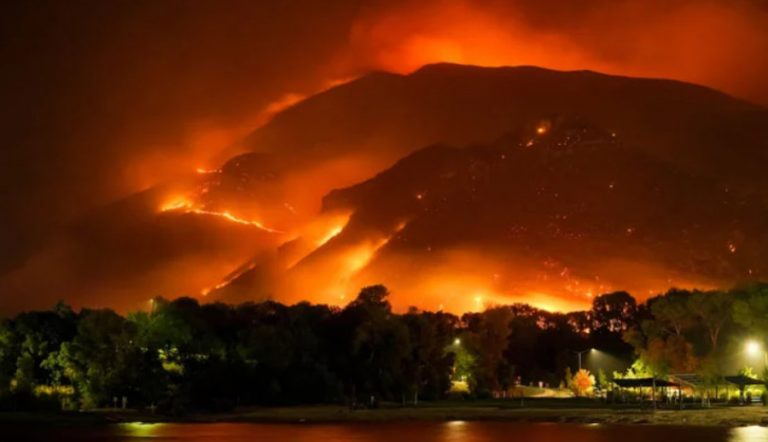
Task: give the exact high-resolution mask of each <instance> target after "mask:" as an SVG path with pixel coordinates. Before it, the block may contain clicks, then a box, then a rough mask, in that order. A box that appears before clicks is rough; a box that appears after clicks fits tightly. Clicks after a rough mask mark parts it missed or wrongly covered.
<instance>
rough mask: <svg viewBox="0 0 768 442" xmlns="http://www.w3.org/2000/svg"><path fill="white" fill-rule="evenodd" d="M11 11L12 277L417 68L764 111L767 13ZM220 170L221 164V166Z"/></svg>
mask: <svg viewBox="0 0 768 442" xmlns="http://www.w3.org/2000/svg"><path fill="white" fill-rule="evenodd" d="M2 9H3V11H2V14H0V59H1V60H2V64H3V69H0V93H1V98H2V100H0V103H2V104H0V122H1V123H0V124H1V125H2V126H0V128H2V138H0V140H1V141H0V250H1V251H0V271H3V270H8V269H9V268H12V267H13V266H16V265H19V264H20V263H21V262H23V259H24V258H25V257H26V256H28V255H29V253H30V252H31V251H33V250H34V249H35V248H36V247H38V246H39V245H40V244H41V243H42V242H44V241H45V239H46V238H47V237H48V236H49V235H51V234H52V233H55V232H56V231H57V229H60V228H63V227H64V226H66V224H67V223H68V222H70V221H71V220H73V219H76V218H77V217H78V216H82V215H83V214H84V213H86V212H87V211H88V210H91V209H93V208H94V207H96V206H98V205H100V204H105V203H108V202H109V201H111V200H114V199H116V198H120V197H123V196H126V195H129V194H130V193H132V192H136V191H139V190H142V189H145V188H147V187H149V186H151V185H154V184H157V183H160V182H163V181H165V180H169V179H172V178H173V177H174V176H176V175H177V174H179V173H182V172H184V171H185V170H189V168H192V167H195V166H196V165H204V166H212V165H213V166H215V165H216V162H217V161H221V160H223V158H221V157H220V156H219V155H218V154H219V152H221V151H222V150H223V148H224V147H226V146H227V145H228V144H231V143H232V142H234V141H235V140H237V139H238V138H239V137H241V136H244V135H245V134H247V132H248V131H249V130H252V129H253V128H254V127H255V126H257V125H258V124H259V123H260V121H261V120H260V115H261V114H262V113H263V111H264V109H265V108H266V107H268V106H269V104H270V103H273V102H274V101H275V100H280V99H281V97H285V96H286V95H287V94H294V95H295V94H298V96H301V95H305V94H309V93H312V92H313V91H316V90H318V89H320V88H323V87H325V86H326V85H327V84H329V82H334V81H338V80H342V79H348V78H350V77H354V76H359V75H361V74H364V73H365V72H368V71H370V70H378V69H383V70H393V71H398V72H407V71H409V70H412V69H414V68H415V67H417V66H418V65H420V64H424V63H430V62H438V61H452V62H464V63H477V64H494V65H498V64H512V65H515V64H543V65H546V66H547V67H552V68H559V69H594V70H603V71H608V72H611V73H617V74H626V75H644V76H654V77H669V78H675V79H680V80H685V81H693V82H698V83H702V84H706V85H708V86H711V87H715V88H718V89H722V90H725V91H726V92H728V93H731V94H734V95H737V96H740V97H742V98H745V99H748V100H751V101H755V102H759V103H763V104H764V103H768V86H766V83H765V81H764V79H765V78H766V76H768V57H766V56H765V54H766V53H768V19H767V18H766V17H768V3H767V2H765V1H740V0H728V1H725V0H724V1H706V0H701V1H699V0H686V1H682V0H664V1H662V0H652V1H641V0H632V1H630V0H624V1H616V0H592V1H580V2H573V1H556V0H525V1H524V0H519V1H508V2H502V1H484V2H479V1H477V2H472V1H449V0H444V1H434V0H430V1H419V2H411V1H371V2H366V1H362V0H356V1H353V0H335V1H316V0H282V1H279V0H275V1H238V0H225V1H202V0H190V1H187V0H183V1H182V0H160V1H142V0H139V1H136V0H134V1H119V0H116V1H108V2H105V1H95V0H94V1H67V2H61V1H50V2H45V1H27V2H16V3H9V2H6V3H5V4H4V5H3V6H2ZM212 163H213V164H212Z"/></svg>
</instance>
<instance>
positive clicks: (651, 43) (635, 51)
mask: <svg viewBox="0 0 768 442" xmlns="http://www.w3.org/2000/svg"><path fill="white" fill-rule="evenodd" d="M767 25H768V4H766V3H765V2H764V1H696V0H673V1H666V0H664V1H662V0H653V1H640V0H623V1H604V0H598V1H591V2H562V1H554V0H548V1H522V0H521V1H506V2H502V1H489V2H472V1H462V0H434V1H425V2H394V3H393V2H387V3H386V4H385V6H382V7H379V8H375V7H372V8H370V9H368V10H365V11H364V12H363V13H361V14H360V16H359V17H358V19H357V20H356V21H355V23H354V25H353V26H352V28H351V32H350V42H349V44H350V47H349V49H348V51H346V52H344V53H343V54H342V56H341V60H340V61H339V63H340V65H342V66H345V67H348V66H355V65H358V66H363V67H364V68H371V67H373V68H379V69H384V70H391V71H396V72H409V71H412V70H414V69H416V68H418V67H419V66H421V65H423V64H426V63H436V62H442V61H445V62H455V63H466V64H478V65H487V66H499V65H538V66H543V67H549V68H554V69H563V70H576V69H589V70H596V71H604V72H606V73H613V74H622V75H631V76H650V77H663V78H672V79H677V80H683V81H689V82H695V83H700V84H704V85H708V86H711V87H714V88H717V89H721V90H724V91H726V92H730V93H732V94H735V95H738V96H741V97H744V98H747V99H750V100H753V101H757V102H761V103H767V102H768V90H767V89H766V87H765V86H764V84H762V82H761V81H760V79H761V78H765V76H766V75H767V74H768V59H766V57H764V56H762V54H765V53H766V51H768V26H767Z"/></svg>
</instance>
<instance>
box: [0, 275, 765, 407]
mask: <svg viewBox="0 0 768 442" xmlns="http://www.w3.org/2000/svg"><path fill="white" fill-rule="evenodd" d="M387 296H388V293H387V290H386V289H385V288H384V287H383V286H373V287H367V288H365V289H363V290H362V291H361V292H360V294H359V295H358V297H357V298H356V299H355V300H354V301H353V302H351V303H350V304H349V305H347V306H346V307H344V308H341V309H340V308H335V307H329V306H325V305H311V304H308V303H300V304H297V305H293V306H286V305H282V304H279V303H276V302H262V303H246V304H242V305H239V306H228V305H224V304H216V303H213V304H204V305H200V304H198V302H197V301H195V300H193V299H189V298H180V299H177V300H174V301H165V300H163V299H159V298H158V299H155V300H153V301H152V302H151V308H150V309H149V311H148V312H135V313H131V314H129V315H127V316H126V317H123V316H121V315H119V314H117V313H115V312H114V311H112V310H107V309H102V310H89V309H84V310H82V311H80V312H75V311H73V310H72V309H71V308H69V307H68V306H66V305H63V304H60V305H57V306H56V307H55V308H54V309H53V310H51V311H43V312H27V313H22V314H19V315H18V316H16V317H15V318H12V319H8V320H5V321H3V322H2V323H0V409H2V410H5V411H17V412H18V411H35V410H58V409H61V408H64V409H70V410H78V409H93V408H123V407H125V408H128V409H136V408H139V409H145V410H151V412H153V413H154V412H157V413H165V414H175V415H179V414H184V413H189V412H200V411H227V410H231V409H233V408H234V407H245V406H251V405H268V406H279V405H297V404H319V403H333V404H342V405H344V406H345V407H347V406H352V407H371V406H374V407H375V406H377V404H379V403H380V402H383V401H388V402H396V403H405V402H408V403H411V404H413V403H417V402H418V401H421V400H438V399H443V398H445V397H446V396H448V395H455V396H458V397H461V398H464V399H467V398H483V397H486V398H487V397H491V396H496V397H502V398H503V397H506V396H507V393H509V392H512V391H514V389H515V388H519V387H517V386H520V385H525V386H529V385H533V384H535V385H537V386H538V385H541V386H545V387H546V386H550V387H558V386H562V387H571V388H572V390H573V391H574V392H575V393H576V394H577V395H589V394H593V393H594V392H595V391H599V392H601V393H606V392H608V391H609V390H611V388H612V387H611V385H612V384H611V382H610V380H611V378H613V377H627V376H628V377H632V376H636V377H640V376H648V375H653V376H663V375H665V374H667V373H681V372H685V373H696V374H698V375H699V378H700V379H701V380H702V381H701V382H702V385H703V386H704V387H705V388H709V387H710V386H712V387H716V386H717V385H720V384H722V383H723V377H724V376H725V375H728V374H733V373H734V371H737V370H740V369H741V370H742V371H743V372H745V373H747V374H749V375H750V376H755V377H760V376H761V375H760V374H757V375H756V374H755V373H754V371H753V370H752V369H751V368H749V369H745V367H746V366H750V363H751V366H753V367H757V368H758V369H759V370H757V371H761V370H762V369H763V368H764V366H763V361H762V359H763V357H764V353H761V354H760V356H759V357H758V358H757V360H756V361H754V360H750V359H749V358H750V357H754V355H752V356H750V355H746V354H745V351H744V346H745V342H749V343H750V349H751V351H752V353H754V351H755V350H756V349H757V348H758V347H757V346H759V345H762V341H759V339H760V337H764V336H766V335H768V286H765V285H754V286H750V287H747V288H742V289H734V290H731V291H728V292H695V291H694V292H690V291H683V290H670V291H669V292H668V293H667V294H665V295H663V296H659V297H656V298H653V299H651V300H649V301H648V302H647V303H645V304H641V305H638V304H636V302H635V300H634V298H632V297H631V296H630V295H628V294H627V293H624V292H617V293H611V294H607V295H602V296H599V297H597V298H595V300H594V302H593V306H592V309H591V310H589V311H584V312H573V313H552V312H546V311H543V310H539V309H536V308H533V307H531V306H528V305H520V304H517V305H511V306H498V307H493V308H489V309H487V310H485V311H484V312H480V313H467V314H464V315H462V316H461V317H458V316H455V315H452V314H449V313H443V312H423V311H417V310H415V309H412V310H410V311H408V312H406V313H403V314H396V313H393V312H392V311H391V308H390V305H389V303H388V301H387ZM755 339H758V341H754V340H755ZM590 348H595V349H597V350H598V352H597V353H598V355H594V354H590V353H586V352H585V353H584V361H583V362H584V366H585V367H586V368H589V369H590V370H592V371H593V372H594V373H595V374H596V376H593V375H591V374H589V373H588V372H587V373H586V378H587V382H586V383H584V382H580V381H578V379H577V378H578V372H577V373H576V374H574V375H571V372H573V371H574V370H576V368H577V360H578V359H577V353H576V352H579V351H582V352H583V351H584V350H587V349H590ZM760 352H762V347H760ZM593 353H594V352H593ZM633 355H634V356H636V357H637V360H635V362H634V364H632V367H631V368H629V369H628V370H626V371H624V369H625V368H626V367H628V366H629V365H630V363H631V362H632V358H633ZM622 364H624V366H623V367H622ZM582 373H583V372H582ZM582 380H583V379H582ZM457 386H459V387H460V388H457ZM716 391H717V390H716ZM720 391H725V390H720Z"/></svg>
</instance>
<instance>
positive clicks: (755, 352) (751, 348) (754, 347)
mask: <svg viewBox="0 0 768 442" xmlns="http://www.w3.org/2000/svg"><path fill="white" fill-rule="evenodd" d="M744 350H745V351H746V352H747V355H749V356H751V357H757V356H760V354H761V353H762V354H763V364H764V365H765V367H768V354H767V353H766V352H765V349H764V348H763V346H762V345H761V344H760V342H758V341H756V340H754V339H752V340H749V341H747V343H746V344H745V345H744Z"/></svg>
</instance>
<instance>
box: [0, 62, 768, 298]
mask: <svg viewBox="0 0 768 442" xmlns="http://www.w3.org/2000/svg"><path fill="white" fill-rule="evenodd" d="M582 130H583V131H586V132H584V134H589V135H588V136H587V135H583V137H582V138H579V141H578V142H575V141H573V137H576V136H577V135H578V131H582ZM539 131H541V132H542V133H538V132H539ZM584 137H586V138H584ZM585 140H586V141H585ZM529 142H533V144H534V145H535V146H536V147H535V148H531V147H530V146H527V144H528V143H529ZM521 145H522V146H521ZM425 146H432V147H429V148H426V149H423V148H424V147H425ZM448 146H453V147H448ZM564 146H568V148H567V149H564V148H563V147H564ZM231 149H232V150H233V151H238V152H242V153H241V154H238V155H235V156H233V157H232V158H231V159H230V160H229V161H227V162H226V163H225V164H223V165H222V167H220V168H219V169H217V170H215V171H208V172H206V173H199V174H192V175H193V176H190V177H189V178H188V179H186V180H183V181H182V182H176V183H169V184H167V185H165V186H159V187H157V188H154V189H151V190H150V191H146V192H142V193H140V194H137V195H134V196H131V197H129V198H127V199H125V200H122V201H116V202H114V203H112V204H110V205H107V206H105V207H102V208H100V209H99V210H96V211H94V212H92V213H88V214H86V215H84V216H83V217H82V218H81V219H80V220H78V221H77V222H76V223H75V224H74V225H73V226H71V227H70V228H69V229H67V230H66V231H64V232H62V234H61V235H60V236H59V237H58V238H56V239H55V240H53V241H52V242H51V243H50V244H49V246H48V247H47V248H45V249H44V250H43V251H41V252H40V253H39V254H38V256H36V257H34V258H33V259H31V260H30V262H28V263H27V265H26V266H25V267H24V268H22V269H21V270H16V271H14V272H12V273H8V274H5V275H0V292H2V293H7V294H8V298H9V299H12V300H13V302H11V303H8V304H7V305H6V308H8V306H9V305H10V306H12V307H11V308H26V307H30V306H33V304H32V303H33V302H35V303H36V304H35V305H34V306H36V307H47V306H48V304H50V303H52V302H55V301H56V300H57V299H60V298H64V299H75V300H76V301H77V302H78V303H80V304H82V303H87V304H94V301H93V300H94V299H98V300H99V301H98V302H97V303H98V304H99V305H113V306H119V307H120V308H123V309H127V308H135V307H136V306H139V305H141V304H142V303H144V302H146V299H148V298H150V297H152V296H156V295H165V296H178V295H181V294H192V295H195V294H200V293H201V292H202V291H205V292H207V291H208V290H213V293H212V294H211V295H209V296H218V297H215V299H225V300H227V299H229V300H242V299H256V298H264V297H273V298H277V299H283V300H298V299H310V300H324V301H334V302H339V301H343V299H346V298H343V297H347V296H349V295H350V291H353V290H356V289H357V288H358V287H357V286H359V285H360V284H364V283H369V282H382V283H385V284H388V285H391V286H392V287H393V288H395V289H396V290H403V292H402V293H406V291H405V288H407V287H408V286H411V287H412V288H418V287H422V288H423V292H424V293H426V292H430V293H432V292H440V291H442V292H451V293H453V294H452V295H451V296H448V297H446V296H442V297H441V296H438V295H435V296H432V295H423V296H422V295H420V294H418V293H415V292H414V290H415V289H414V290H411V289H409V291H408V292H407V293H409V295H408V296H404V298H401V299H403V301H401V302H400V303H399V304H398V305H399V306H400V307H403V306H405V305H406V304H418V305H424V306H433V307H439V305H440V304H445V306H446V308H452V309H455V310H461V309H465V308H470V307H471V308H476V307H478V305H480V304H484V303H486V302H490V301H491V300H497V301H502V300H504V299H513V298H514V299H519V300H525V299H534V298H536V297H538V298H536V299H539V300H540V304H541V305H544V304H547V303H549V304H551V306H552V307H553V308H559V307H564V306H566V301H567V302H570V304H567V305H568V306H573V305H583V303H584V302H585V299H586V296H587V295H588V294H590V292H591V294H593V295H594V294H596V292H599V291H604V290H609V289H620V288H628V289H632V290H634V291H636V293H635V294H637V295H639V296H641V297H642V296H644V295H646V294H647V292H648V290H651V291H654V290H661V289H663V288H666V286H668V285H671V284H681V285H691V284H696V285H716V284H729V283H732V282H736V281H738V280H740V279H743V278H752V277H758V276H762V275H763V273H762V272H763V270H762V269H761V267H760V261H759V259H761V255H760V253H759V251H757V250H756V249H755V250H753V249H754V248H755V247H758V245H760V244H762V235H761V234H760V233H759V232H756V231H755V227H754V226H755V225H759V222H762V213H763V212H761V211H762V210H763V208H764V205H765V201H766V200H767V199H766V196H767V195H766V193H767V192H768V181H766V180H768V178H766V176H765V174H764V173H763V171H762V168H763V166H762V165H763V164H765V160H766V154H767V153H768V111H767V110H766V109H764V108H762V107H759V106H756V105H753V104H750V103H746V102H744V101H741V100H738V99H734V98H732V97H729V96H727V95H725V94H722V93H720V92H717V91H714V90H711V89H708V88H704V87H701V86H696V85H691V84H686V83H681V82H676V81H669V80H657V79H638V78H627V77H617V76H610V75H604V74H599V73H595V72H588V71H577V72H559V71H551V70H547V69H541V68H535V67H508V68H481V67H474V66H461V65H449V64H439V65H430V66H426V67H424V68H422V69H420V70H418V71H416V72H414V73H412V74H409V75H396V74H388V73H372V74H369V75H366V76H363V77H361V78H359V79H357V80H354V81H351V82H349V83H346V84H343V85H340V86H337V87H335V88H332V89H330V90H328V91H325V92H323V93H320V94H317V95H315V96H312V97H309V98H308V99H306V100H304V101H302V102H299V103H298V104H296V105H294V106H292V107H290V108H288V109H286V110H284V111H283V112H281V113H280V114H278V115H276V116H275V117H274V118H273V119H272V121H270V122H269V123H268V124H266V125H265V126H263V127H261V128H259V129H257V130H256V131H255V132H253V133H252V134H250V135H249V136H247V137H246V138H244V139H243V140H242V141H241V142H240V143H238V144H237V145H236V146H232V147H231ZM501 155H503V156H504V157H505V158H504V159H503V160H500V159H499V158H500V156H501ZM497 157H499V158H497ZM492 160H493V161H492ZM486 169H487V170H486ZM438 171H442V172H440V173H437V172H438ZM377 174H378V175H377ZM471 176H474V177H475V178H474V179H476V180H478V181H477V182H475V181H473V180H472V179H469V178H467V177H471ZM447 177H453V178H450V179H449V178H447ZM566 177H568V179H567V180H566ZM611 182H612V183H614V184H613V185H614V187H613V188H610V187H608V186H609V184H610V183H611ZM488 183H492V185H491V184H488ZM622 183H629V184H622ZM624 185H630V187H629V188H625V187H623V186H624ZM441 186H445V188H444V189H443V188H441ZM656 188H658V189H659V190H658V191H656V193H652V192H650V190H651V189H656ZM334 189H341V190H335V191H334ZM468 189H475V190H474V191H473V192H470V191H469V190H468ZM553 189H554V190H553ZM609 190H610V191H609ZM643 192H645V193H643ZM554 194H557V195H558V196H557V197H554V196H552V195H554ZM418 195H421V196H420V197H418ZM436 195H440V197H439V198H445V199H446V201H445V202H443V203H440V204H442V205H440V204H438V203H437V202H436V201H437V200H435V199H434V198H436ZM617 198H619V199H617ZM721 199H722V201H720V200H721ZM453 201H463V203H462V204H463V205H462V204H456V203H451V202H453ZM544 201H546V204H544V203H543V202H544ZM427 203H429V204H427ZM705 203H709V205H707V204H705ZM427 206H428V207H429V208H430V209H429V210H430V211H434V213H433V212H428V213H422V212H421V211H420V210H421V209H423V208H424V207H427ZM585 210H587V211H589V213H590V215H589V216H587V215H586V213H585V212H584V211H585ZM662 213H663V214H664V215H663V216H662V215H661V214H662ZM562 216H565V217H568V218H565V219H560V218H556V217H562ZM558 220H559V221H558ZM686 223H688V224H686ZM558 229H559V230H558ZM622 229H623V230H622ZM628 229H629V230H628ZM622 231H624V232H625V233H624V234H621V232H622ZM561 235H566V236H561ZM567 235H580V237H579V238H580V239H578V240H576V239H573V238H570V237H568V236H567ZM569 238H570V239H569ZM403 241H404V242H403ZM409 244H410V245H412V247H411V246H407V245H409ZM345 245H346V248H345ZM732 248H735V249H736V251H735V252H731V251H730V250H731V249H732ZM598 258H599V259H598ZM406 263H407V264H406ZM477 263H481V264H477ZM542 266H544V269H545V270H542ZM461 268H467V269H468V270H467V271H466V272H464V273H461V272H459V271H458V270H457V269H461ZM449 269H450V270H449ZM483 269H488V271H485V270H483ZM510 269H516V270H514V271H512V270H510ZM555 269H557V270H558V272H557V273H558V275H559V274H560V273H562V274H563V275H565V276H563V278H565V277H566V276H568V278H570V279H569V280H568V282H566V283H565V284H560V283H559V282H558V284H555V283H553V282H552V281H553V278H555V276H554V273H553V272H555ZM470 270H471V271H470ZM491 270H492V271H491ZM446 272H447V273H449V274H450V275H453V276H455V277H453V278H448V277H447V276H446V275H445V273H446ZM750 272H751V273H750ZM489 274H490V278H492V279H493V282H492V283H488V281H487V278H488V277H489V276H488V275H489ZM40 275H46V277H45V278H41V277H40ZM450 275H448V276H450ZM514 275H523V276H525V277H516V276H514ZM531 275H537V276H536V277H535V278H534V279H533V280H531ZM632 275H635V277H630V276H632ZM638 275H640V276H643V275H647V277H646V276H643V277H639V276H638ZM536 278H538V279H536ZM427 280H429V281H432V282H429V281H427ZM526 281H527V282H526ZM531 281H533V282H531ZM577 283H578V284H577ZM561 286H562V287H561ZM568 286H570V289H568ZM585 286H588V287H589V288H588V289H583V288H581V287H585ZM558 287H561V288H558ZM639 290H640V291H642V292H637V291H639ZM31 293H35V294H36V296H35V297H34V298H33V297H31V296H27V295H28V294H31ZM460 297H463V298H471V300H470V301H467V302H464V301H462V302H458V301H455V299H458V298H460ZM406 298H407V300H408V302H406V301H405V299H406ZM449 298H450V299H454V300H453V301H451V300H448V299H449Z"/></svg>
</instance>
